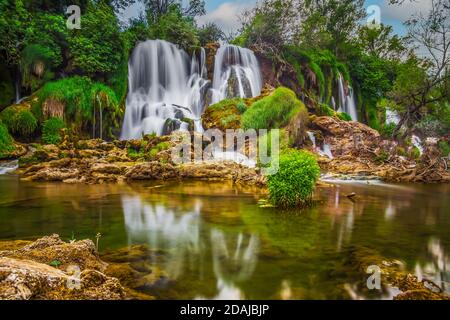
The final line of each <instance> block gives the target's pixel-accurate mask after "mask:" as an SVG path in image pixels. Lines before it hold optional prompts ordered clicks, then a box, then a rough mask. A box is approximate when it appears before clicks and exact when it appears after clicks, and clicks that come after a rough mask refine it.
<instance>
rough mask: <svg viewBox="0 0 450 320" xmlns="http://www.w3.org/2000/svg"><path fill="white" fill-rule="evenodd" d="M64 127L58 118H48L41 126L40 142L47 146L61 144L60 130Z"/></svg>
mask: <svg viewBox="0 0 450 320" xmlns="http://www.w3.org/2000/svg"><path fill="white" fill-rule="evenodd" d="M65 127H66V125H65V123H64V121H63V120H62V119H60V118H50V119H48V120H46V121H44V124H43V125H42V141H43V142H44V143H47V144H58V143H60V142H61V140H62V137H61V129H64V128H65Z"/></svg>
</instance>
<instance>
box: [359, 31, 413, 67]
mask: <svg viewBox="0 0 450 320" xmlns="http://www.w3.org/2000/svg"><path fill="white" fill-rule="evenodd" d="M357 40H358V44H359V46H360V47H361V48H363V50H364V51H365V53H367V54H370V55H373V56H376V57H378V58H381V59H396V60H397V59H400V58H401V57H403V56H404V55H405V53H406V52H407V51H408V50H407V47H406V46H407V39H406V38H405V37H400V36H398V35H396V34H393V28H392V26H387V25H384V24H380V26H379V28H369V27H368V26H363V27H361V28H360V30H359V33H358V38H357Z"/></svg>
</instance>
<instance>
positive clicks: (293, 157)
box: [267, 150, 320, 208]
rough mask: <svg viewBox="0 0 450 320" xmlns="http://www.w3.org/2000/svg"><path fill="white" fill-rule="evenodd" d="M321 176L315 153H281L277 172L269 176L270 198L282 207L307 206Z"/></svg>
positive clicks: (291, 151)
mask: <svg viewBox="0 0 450 320" xmlns="http://www.w3.org/2000/svg"><path fill="white" fill-rule="evenodd" d="M319 176H320V168H319V165H318V164H317V161H316V158H315V157H314V155H313V154H311V153H309V152H307V151H298V150H288V151H286V152H284V153H282V154H281V155H280V158H279V169H278V171H277V173H275V174H274V175H270V176H268V177H267V184H268V188H269V199H270V201H271V202H272V203H273V204H274V205H276V206H279V207H282V208H289V207H296V206H305V205H307V204H308V203H309V202H310V200H311V195H312V192H313V190H314V186H315V184H316V182H317V179H319Z"/></svg>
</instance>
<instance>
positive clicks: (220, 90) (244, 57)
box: [211, 45, 262, 104]
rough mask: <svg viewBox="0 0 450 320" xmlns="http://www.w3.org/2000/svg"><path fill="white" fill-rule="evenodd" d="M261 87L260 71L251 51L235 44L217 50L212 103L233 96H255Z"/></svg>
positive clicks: (258, 93) (259, 92)
mask: <svg viewBox="0 0 450 320" xmlns="http://www.w3.org/2000/svg"><path fill="white" fill-rule="evenodd" d="M261 89H262V76H261V71H260V69H259V64H258V60H257V59H256V57H255V54H254V53H253V51H251V50H249V49H246V48H241V47H238V46H235V45H224V46H221V47H220V48H219V49H218V50H217V53H216V57H215V62H214V78H213V87H212V89H211V92H212V97H211V102H212V104H214V103H217V102H219V101H221V100H224V99H229V98H234V97H240V98H251V97H256V96H258V95H260V94H261Z"/></svg>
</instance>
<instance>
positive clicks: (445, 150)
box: [438, 140, 450, 157]
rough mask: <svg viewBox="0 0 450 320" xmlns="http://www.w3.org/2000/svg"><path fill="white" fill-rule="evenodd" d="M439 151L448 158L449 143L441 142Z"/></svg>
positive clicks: (449, 152) (449, 151)
mask: <svg viewBox="0 0 450 320" xmlns="http://www.w3.org/2000/svg"><path fill="white" fill-rule="evenodd" d="M438 146H439V149H440V150H441V153H442V155H443V156H444V157H448V155H449V154H450V145H449V144H448V142H447V141H442V140H441V141H439V143H438Z"/></svg>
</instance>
